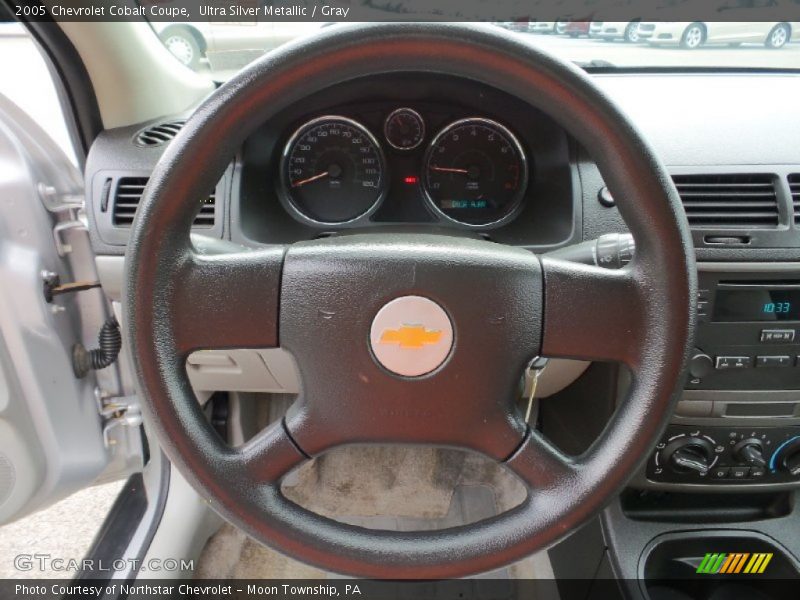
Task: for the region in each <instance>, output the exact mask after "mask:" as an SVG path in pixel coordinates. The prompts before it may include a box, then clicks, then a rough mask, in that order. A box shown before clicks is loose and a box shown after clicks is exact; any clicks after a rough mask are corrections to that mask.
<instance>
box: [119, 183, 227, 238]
mask: <svg viewBox="0 0 800 600" xmlns="http://www.w3.org/2000/svg"><path fill="white" fill-rule="evenodd" d="M146 185H147V177H120V179H119V180H118V181H117V188H116V190H115V191H114V209H113V210H114V212H113V223H114V225H116V226H117V227H130V226H131V225H132V224H133V217H134V216H135V215H136V209H137V208H138V206H139V201H140V200H141V199H142V193H144V188H145V186H146ZM215 208H216V197H215V194H214V193H212V194H211V195H210V196H209V197H208V198H207V199H206V200H205V201H203V204H202V206H201V207H200V212H198V213H197V216H196V217H195V219H194V225H193V227H213V226H214V216H215Z"/></svg>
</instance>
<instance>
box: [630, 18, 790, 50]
mask: <svg viewBox="0 0 800 600" xmlns="http://www.w3.org/2000/svg"><path fill="white" fill-rule="evenodd" d="M694 24H695V23H694V22H689V21H671V22H655V21H650V22H642V23H640V24H639V38H640V39H641V40H642V41H646V42H648V43H650V44H667V45H671V44H680V43H681V40H682V39H683V35H684V33H685V32H686V31H687V29H688V28H689V26H690V25H694ZM698 24H699V25H701V26H702V28H703V31H704V39H703V43H704V44H743V43H757V44H763V43H765V42H766V40H767V36H769V34H770V32H772V30H773V29H774V28H775V26H777V25H778V24H779V22H777V21H772V22H740V21H730V22H729V21H708V22H702V23H698ZM787 25H788V26H789V27H790V29H791V34H790V35H791V40H792V41H796V40H798V39H800V27H799V25H800V24H798V23H787Z"/></svg>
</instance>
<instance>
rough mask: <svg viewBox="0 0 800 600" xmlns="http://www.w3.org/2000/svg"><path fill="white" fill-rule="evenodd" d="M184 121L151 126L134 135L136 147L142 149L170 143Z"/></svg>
mask: <svg viewBox="0 0 800 600" xmlns="http://www.w3.org/2000/svg"><path fill="white" fill-rule="evenodd" d="M184 123H186V121H185V120H180V121H167V122H165V123H159V124H158V125H151V126H150V127H148V128H147V129H143V130H142V131H140V132H139V133H137V134H136V137H135V138H134V141H135V142H136V145H138V146H142V147H144V148H152V147H155V146H161V145H163V144H166V143H167V142H169V141H171V140H172V138H174V137H175V136H176V135H178V132H179V131H180V130H181V127H183V125H184Z"/></svg>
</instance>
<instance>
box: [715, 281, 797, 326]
mask: <svg viewBox="0 0 800 600" xmlns="http://www.w3.org/2000/svg"><path fill="white" fill-rule="evenodd" d="M713 319H714V320H715V321H729V322H730V321H800V288H798V289H768V288H753V289H731V290H727V289H720V290H717V295H716V298H715V301H714V315H713Z"/></svg>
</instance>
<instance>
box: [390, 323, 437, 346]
mask: <svg viewBox="0 0 800 600" xmlns="http://www.w3.org/2000/svg"><path fill="white" fill-rule="evenodd" d="M441 339H442V332H441V331H437V330H433V329H425V327H424V326H423V325H403V326H402V327H400V329H386V330H384V332H383V333H382V334H381V339H380V343H381V344H399V345H400V347H401V348H415V349H416V348H422V347H423V346H425V345H428V344H437V343H438V342H439V340H441Z"/></svg>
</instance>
